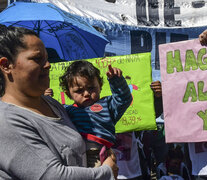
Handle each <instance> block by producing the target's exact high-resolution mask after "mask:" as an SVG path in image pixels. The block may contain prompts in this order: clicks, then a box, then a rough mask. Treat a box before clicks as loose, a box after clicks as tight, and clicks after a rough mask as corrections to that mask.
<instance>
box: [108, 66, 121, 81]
mask: <svg viewBox="0 0 207 180" xmlns="http://www.w3.org/2000/svg"><path fill="white" fill-rule="evenodd" d="M108 69H109V70H108V71H107V72H106V75H107V76H108V78H109V79H111V78H112V77H114V76H118V77H121V76H122V71H121V70H120V69H118V68H113V67H112V66H111V64H109V65H108Z"/></svg>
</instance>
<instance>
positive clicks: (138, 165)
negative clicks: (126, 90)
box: [113, 81, 162, 180]
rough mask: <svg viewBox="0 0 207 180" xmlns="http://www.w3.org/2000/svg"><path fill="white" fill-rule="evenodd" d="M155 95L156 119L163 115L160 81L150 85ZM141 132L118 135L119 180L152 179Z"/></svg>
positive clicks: (116, 147) (115, 147)
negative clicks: (141, 139)
mask: <svg viewBox="0 0 207 180" xmlns="http://www.w3.org/2000/svg"><path fill="white" fill-rule="evenodd" d="M150 87H151V89H152V90H153V93H154V97H155V98H154V99H155V101H154V105H155V112H156V117H159V116H160V115H161V113H162V89H161V83H160V81H155V82H152V83H151V85H150ZM141 133H142V131H140V132H127V133H118V134H116V135H117V142H116V144H115V146H114V147H113V149H114V151H115V152H116V155H117V164H118V167H119V173H118V179H119V180H124V179H127V180H147V179H151V177H150V172H149V168H148V165H147V164H146V157H145V154H144V151H143V145H145V144H142V142H141V141H140V134H141Z"/></svg>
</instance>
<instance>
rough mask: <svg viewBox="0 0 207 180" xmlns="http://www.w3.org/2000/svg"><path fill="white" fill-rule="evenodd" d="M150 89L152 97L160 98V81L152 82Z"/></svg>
mask: <svg viewBox="0 0 207 180" xmlns="http://www.w3.org/2000/svg"><path fill="white" fill-rule="evenodd" d="M150 87H151V89H152V90H153V92H154V95H155V96H156V97H161V96H162V87H161V82H160V81H154V82H152V83H151V85H150Z"/></svg>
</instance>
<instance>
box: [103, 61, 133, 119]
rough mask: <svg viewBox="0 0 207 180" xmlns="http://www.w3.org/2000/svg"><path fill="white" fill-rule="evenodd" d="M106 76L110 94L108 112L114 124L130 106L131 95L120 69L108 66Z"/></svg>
mask: <svg viewBox="0 0 207 180" xmlns="http://www.w3.org/2000/svg"><path fill="white" fill-rule="evenodd" d="M106 74H107V76H108V80H109V84H110V88H111V92H112V96H111V97H110V101H109V110H110V112H111V117H112V119H113V121H114V123H116V122H117V121H118V120H119V119H120V118H121V116H122V115H123V114H124V112H125V111H126V110H127V108H128V107H129V105H130V104H131V102H132V95H131V92H130V89H129V87H128V85H127V82H126V80H125V79H124V77H123V76H122V71H121V70H120V69H118V68H113V67H112V66H111V65H109V66H108V72H107V73H106Z"/></svg>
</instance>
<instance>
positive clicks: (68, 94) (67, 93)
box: [65, 91, 72, 99]
mask: <svg viewBox="0 0 207 180" xmlns="http://www.w3.org/2000/svg"><path fill="white" fill-rule="evenodd" d="M65 94H66V95H67V96H68V97H69V98H70V99H72V98H71V95H70V93H69V91H65Z"/></svg>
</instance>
